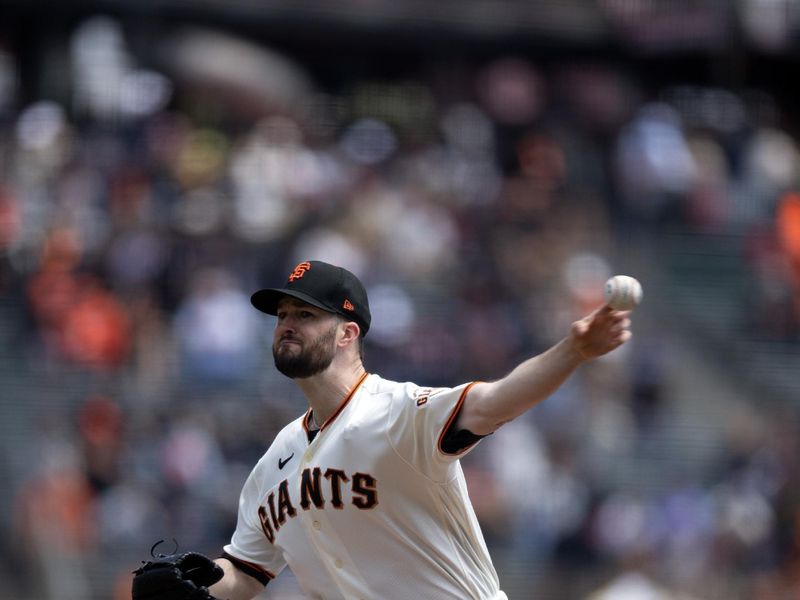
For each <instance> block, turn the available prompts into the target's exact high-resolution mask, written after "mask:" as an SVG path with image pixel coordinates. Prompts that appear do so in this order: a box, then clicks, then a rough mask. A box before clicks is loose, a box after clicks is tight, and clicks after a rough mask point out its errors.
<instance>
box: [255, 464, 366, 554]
mask: <svg viewBox="0 0 800 600" xmlns="http://www.w3.org/2000/svg"><path fill="white" fill-rule="evenodd" d="M287 460H288V459H287ZM348 488H349V489H348ZM348 505H350V506H353V507H355V508H357V509H359V510H370V509H372V508H375V506H377V505H378V481H377V480H376V479H375V478H374V477H373V476H372V475H370V474H369V473H353V474H351V475H348V474H347V473H345V472H344V471H342V470H341V469H326V470H325V471H323V470H322V469H321V468H320V467H314V468H311V467H306V468H305V469H304V470H303V472H302V473H301V474H300V489H299V490H298V491H296V492H295V497H294V498H292V494H291V493H290V492H289V480H288V479H284V480H283V481H281V482H280V484H278V492H277V496H276V494H275V492H270V493H269V494H268V495H267V498H266V501H265V503H264V504H262V505H261V506H259V507H258V520H259V522H260V523H261V530H262V531H263V532H264V535H265V536H266V537H267V540H268V541H269V543H270V544H274V543H275V535H276V534H277V532H278V531H279V530H280V528H281V527H283V526H284V525H285V524H286V521H287V520H288V519H293V518H294V517H296V516H297V514H298V508H299V509H300V510H303V511H308V510H311V508H312V507H313V508H315V509H321V510H323V509H326V508H335V509H338V510H343V509H345V508H346V507H347V506H348Z"/></svg>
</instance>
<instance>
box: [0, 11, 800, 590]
mask: <svg viewBox="0 0 800 600" xmlns="http://www.w3.org/2000/svg"><path fill="white" fill-rule="evenodd" d="M799 67H800V4H798V3H797V2H794V1H793V0H716V1H715V0H597V1H591V2H590V1H589V0H541V1H532V0H529V1H524V0H440V1H438V2H435V3H431V2H422V1H421V0H396V1H395V2H386V1H384V0H339V1H338V2H336V3H335V4H334V3H326V2H319V1H314V0H295V1H294V2H291V3H282V2H274V1H269V0H263V1H260V2H254V1H248V0H228V1H225V2H223V1H221V0H194V1H192V2H188V1H185V0H113V1H112V0H105V1H103V0H95V1H89V0H86V1H79V0H73V1H68V0H62V1H61V2H58V3H51V2H44V1H38V0H18V1H12V0H4V1H3V2H1V3H0V431H1V432H2V453H0V456H2V460H0V480H1V481H3V484H2V486H3V487H2V490H3V493H2V494H1V495H0V502H2V506H0V515H2V518H1V519H0V528H1V530H2V534H3V537H2V540H3V543H2V553H3V555H2V561H0V574H1V576H0V597H2V598H8V599H15V600H48V599H58V600H87V599H108V598H112V599H114V600H118V599H122V598H129V597H130V596H129V592H128V590H129V585H130V571H131V570H132V569H133V568H135V567H136V566H137V565H138V564H139V561H141V560H142V559H144V558H146V557H147V556H148V551H149V548H150V547H151V545H152V544H153V543H154V542H155V541H157V540H159V539H170V538H175V539H177V540H178V542H179V544H180V547H181V548H182V549H193V550H199V551H203V552H206V553H209V554H212V555H215V554H216V553H217V552H218V551H219V549H220V547H221V546H222V544H224V543H225V542H226V541H227V539H228V536H229V535H230V533H231V531H232V528H233V525H234V522H235V511H236V503H237V495H238V491H239V487H240V485H241V484H242V482H243V480H244V477H245V476H246V474H247V473H248V472H249V469H250V468H251V466H252V465H253V464H254V462H255V461H256V460H257V458H258V457H259V456H260V455H261V453H262V452H263V451H264V449H265V448H266V446H267V444H268V443H269V442H270V440H271V439H272V437H273V435H274V434H275V433H276V431H277V430H278V429H279V428H280V427H281V426H282V425H283V424H285V423H286V422H287V421H288V420H289V419H291V418H292V417H294V416H296V415H298V414H299V413H300V412H302V410H303V409H304V403H303V400H302V398H301V397H300V396H299V394H298V392H297V391H296V390H295V388H294V387H293V385H292V384H291V383H289V382H287V381H285V380H284V379H283V378H282V377H281V376H279V375H276V373H275V372H274V369H273V368H272V365H271V357H270V353H269V338H270V330H271V326H272V323H271V322H270V321H269V320H265V318H263V317H262V316H261V315H259V314H256V312H255V311H254V310H252V309H251V308H250V306H249V303H248V297H249V293H250V292H251V291H253V290H254V289H256V287H258V286H261V285H265V284H268V283H273V282H275V281H278V280H280V279H282V278H283V277H284V276H285V274H286V272H287V269H288V268H290V267H291V266H293V265H294V264H295V262H297V261H298V260H299V259H306V258H325V259H328V260H331V261H333V262H339V263H341V264H344V265H346V266H348V267H349V268H351V269H352V270H354V271H355V272H356V273H358V274H359V275H360V276H361V277H362V278H363V280H364V281H365V282H366V284H367V285H368V288H369V290H370V293H371V298H372V304H373V312H374V323H375V324H374V327H373V330H372V331H371V333H370V336H369V338H368V344H367V355H366V363H367V367H368V369H369V370H371V371H374V372H378V373H381V374H383V375H384V376H387V377H393V378H399V379H403V380H406V379H409V380H414V381H417V382H418V383H420V384H432V385H447V384H457V383H460V382H463V381H467V380H470V379H487V378H492V377H496V376H499V375H502V374H503V373H504V372H505V371H506V370H507V369H509V368H510V367H511V366H512V365H513V364H515V362H516V361H518V360H520V359H521V358H522V357H525V356H528V355H530V354H532V353H535V352H537V351H539V350H542V349H543V348H545V347H546V346H547V345H549V344H550V343H552V342H554V341H555V340H557V339H558V338H559V337H560V336H562V335H563V334H564V333H565V332H566V330H567V328H568V326H569V323H570V322H571V321H572V320H573V319H575V318H576V317H577V316H579V315H581V314H583V313H584V312H585V311H586V310H588V309H589V308H591V307H593V306H595V305H596V304H597V303H598V302H600V292H601V286H602V283H603V281H604V280H605V279H606V277H608V276H609V275H611V274H614V273H627V274H631V275H634V276H636V277H637V278H639V279H640V281H642V283H643V285H644V289H645V299H644V303H643V304H642V306H641V307H640V309H639V310H638V311H637V313H636V319H635V325H634V331H635V337H634V339H633V341H632V342H631V343H630V344H629V345H627V346H626V347H625V348H623V349H621V350H620V351H618V352H616V353H614V354H612V355H610V356H608V357H606V358H604V359H603V360H600V361H597V362H596V363H594V364H592V365H588V366H586V367H584V368H583V369H582V370H581V371H580V373H579V374H578V375H577V376H576V377H575V378H574V379H572V380H571V381H570V382H569V384H568V385H567V386H566V387H565V388H564V389H563V390H561V391H559V392H558V393H557V394H556V395H555V396H554V397H553V398H551V399H550V400H548V401H547V402H546V403H544V404H543V405H542V406H540V407H538V408H537V409H536V410H535V411H533V412H532V413H530V414H529V415H527V416H526V417H525V418H522V419H520V420H519V421H517V422H514V423H512V424H510V425H509V426H507V427H506V428H505V429H503V430H501V432H498V433H497V434H496V435H494V436H492V437H491V438H490V439H487V440H485V441H484V442H483V443H482V445H481V447H480V448H479V449H478V450H477V451H475V452H474V453H472V454H471V455H470V456H469V457H468V458H467V459H466V460H465V461H464V466H465V470H466V472H467V475H468V478H469V483H470V489H471V493H472V496H473V499H474V503H475V506H476V510H477V511H478V514H479V517H480V519H481V522H482V526H483V528H484V531H485V534H486V536H487V541H488V542H489V544H490V546H491V550H492V553H493V556H494V559H495V563H496V566H497V569H498V571H499V574H500V576H501V580H502V583H503V587H504V589H506V591H507V592H508V594H509V596H510V597H511V598H514V599H523V598H525V599H527V598H531V599H554V600H564V599H567V600H569V599H578V598H587V599H595V600H597V599H614V600H648V599H656V598H659V599H666V598H670V599H677V598H686V599H697V600H711V599H722V598H725V599H727V600H730V599H750V598H753V599H776V600H777V599H789V598H792V599H794V598H798V597H800V562H798V559H800V554H799V553H798V550H800V510H798V509H799V508H800V504H799V503H798V501H799V499H800V498H799V497H800V448H799V447H798V407H800V188H799V187H798V184H799V183H800V179H799V178H798V175H799V174H800V171H798V167H800V161H799V155H798V136H800V130H799V129H798V116H799V115H798V113H797V110H796V108H797V106H798V102H797V100H798V99H797V93H798V92H797V90H798V86H797V85H796V84H795V81H794V78H795V77H797V75H798V68H799ZM269 587H270V591H271V592H272V594H271V595H270V597H271V598H277V599H279V600H289V599H293V598H301V597H302V596H301V594H300V593H299V591H298V588H297V585H296V583H295V582H294V580H293V578H292V576H291V574H290V573H288V572H285V573H283V574H281V576H280V577H279V578H278V580H277V581H276V582H274V583H273V584H272V585H270V586H269Z"/></svg>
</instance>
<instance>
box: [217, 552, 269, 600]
mask: <svg viewBox="0 0 800 600" xmlns="http://www.w3.org/2000/svg"><path fill="white" fill-rule="evenodd" d="M214 562H215V563H217V564H218V565H219V566H220V567H222V570H223V571H224V572H225V575H224V576H223V577H222V579H220V580H219V581H218V582H217V583H215V584H214V585H212V586H211V587H210V588H209V591H210V592H211V594H212V595H213V596H214V597H215V598H219V599H220V600H251V599H252V598H255V597H256V596H258V594H260V593H261V592H263V591H264V586H262V585H261V584H260V583H259V582H258V581H256V580H255V579H253V578H252V577H250V576H249V575H246V574H245V573H242V572H241V571H240V570H239V569H237V568H236V567H234V566H233V563H231V561H229V560H228V559H226V558H217V559H215V560H214Z"/></svg>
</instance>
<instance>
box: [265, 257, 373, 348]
mask: <svg viewBox="0 0 800 600" xmlns="http://www.w3.org/2000/svg"><path fill="white" fill-rule="evenodd" d="M284 296H292V297H293V298H297V299H299V300H302V301H303V302H308V303H309V304H311V305H312V306H316V307H317V308H321V309H322V310H327V311H328V312H332V313H336V314H339V315H342V316H344V317H346V318H348V319H350V320H352V321H355V322H356V323H358V326H359V327H361V335H362V336H363V335H366V333H367V331H368V330H369V324H370V321H371V320H372V316H371V315H370V312H369V302H368V300H367V291H366V290H365V289H364V286H363V285H362V284H361V282H360V281H359V280H358V277H356V276H355V275H353V274H352V273H351V272H350V271H348V270H347V269H344V268H342V267H337V266H335V265H331V264H329V263H326V262H322V261H320V260H310V261H305V262H301V263H300V264H298V265H297V266H296V267H295V268H294V269H293V270H292V272H291V273H290V274H289V279H288V281H287V282H286V286H285V287H283V288H267V289H264V290H258V291H257V292H256V293H255V294H253V295H252V296H251V297H250V302H251V303H252V305H253V306H255V307H256V308H257V309H258V310H260V311H262V312H265V313H267V314H269V315H274V314H277V310H278V302H279V301H280V299H281V298H283V297H284Z"/></svg>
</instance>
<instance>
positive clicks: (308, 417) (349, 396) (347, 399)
mask: <svg viewBox="0 0 800 600" xmlns="http://www.w3.org/2000/svg"><path fill="white" fill-rule="evenodd" d="M367 376H369V373H366V372H365V373H364V374H363V375H362V376H361V377H360V378H359V380H358V381H357V382H356V384H355V385H354V386H353V389H351V390H350V392H349V393H348V394H347V396H346V397H345V399H344V400H342V402H341V404H339V406H338V408H337V409H336V410H335V411H334V413H333V414H332V415H331V416H330V417H328V418H327V419H326V420H325V422H324V423H323V424H322V426H321V427H320V428H319V430H320V431H323V430H324V429H325V428H326V427H327V426H328V425H330V424H331V423H333V422H334V420H336V417H338V416H339V414H340V413H341V412H342V411H343V410H344V407H345V406H347V404H348V402H350V400H352V399H353V396H355V395H356V392H357V391H358V389H359V388H360V387H361V384H362V383H364V380H365V379H366V378H367ZM310 421H311V408H310V407H309V409H308V410H307V411H306V414H305V416H304V417H303V429H305V432H306V435H308V433H309V430H308V426H309V423H310Z"/></svg>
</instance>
